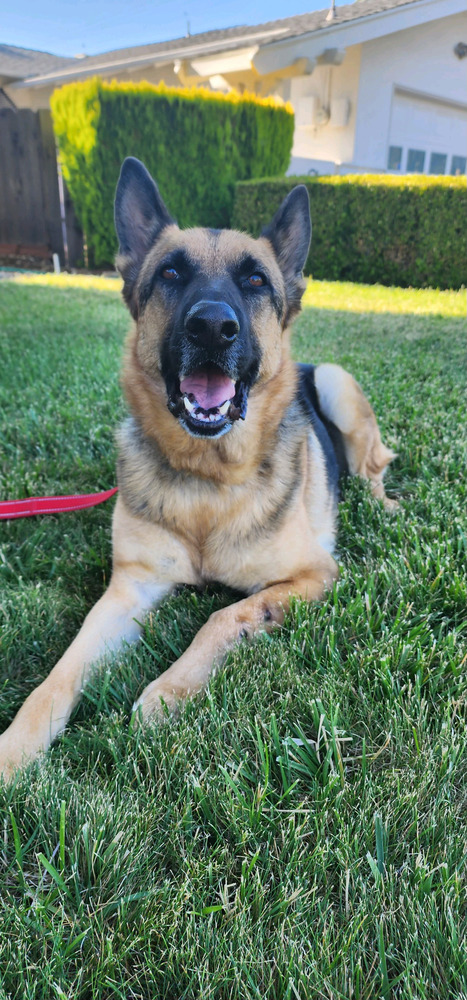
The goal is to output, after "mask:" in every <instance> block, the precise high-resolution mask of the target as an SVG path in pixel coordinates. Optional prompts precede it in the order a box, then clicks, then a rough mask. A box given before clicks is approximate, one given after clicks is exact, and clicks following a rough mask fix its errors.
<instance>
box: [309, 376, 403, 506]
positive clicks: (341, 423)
mask: <svg viewBox="0 0 467 1000" xmlns="http://www.w3.org/2000/svg"><path fill="white" fill-rule="evenodd" d="M314 378H315V386H316V392H317V395H318V400H319V408H320V410H321V412H322V413H323V415H324V416H325V417H326V419H327V420H330V421H331V422H332V423H333V424H335V426H336V427H337V428H338V430H339V431H340V433H341V434H342V439H343V444H344V451H345V457H346V461H347V466H348V469H349V472H350V475H351V476H361V477H362V479H367V480H368V481H369V482H370V485H371V491H372V493H373V496H375V497H377V498H378V499H379V500H382V502H383V504H384V506H385V507H389V508H393V507H397V506H398V505H397V503H396V501H394V500H390V499H389V498H388V497H387V496H386V493H385V491H384V486H383V476H384V473H385V472H386V468H387V466H388V465H389V463H390V462H392V460H393V459H394V458H395V457H396V453H395V452H394V451H391V449H390V448H387V447H386V445H385V444H383V442H382V440H381V434H380V431H379V427H378V424H377V422H376V417H375V415H374V412H373V410H372V408H371V406H370V404H369V402H368V400H367V398H366V396H364V394H363V392H362V390H361V388H360V386H359V384H358V382H356V381H355V379H354V378H353V376H352V375H350V374H349V372H346V371H344V369H343V368H341V367H340V365H332V364H323V365H317V367H316V368H315V371H314Z"/></svg>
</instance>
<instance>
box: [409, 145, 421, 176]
mask: <svg viewBox="0 0 467 1000" xmlns="http://www.w3.org/2000/svg"><path fill="white" fill-rule="evenodd" d="M424 166H425V151H424V150H423V149H409V155H408V157H407V172H408V173H409V174H422V173H423V168H424Z"/></svg>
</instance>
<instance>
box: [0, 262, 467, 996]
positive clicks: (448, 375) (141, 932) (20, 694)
mask: <svg viewBox="0 0 467 1000" xmlns="http://www.w3.org/2000/svg"><path fill="white" fill-rule="evenodd" d="M118 287H119V286H118V283H117V282H115V281H113V282H112V281H111V280H107V281H104V280H102V279H73V278H66V277H63V278H51V279H43V278H35V279H33V278H32V279H23V280H22V281H20V280H11V281H5V280H2V281H1V282H0V318H1V326H0V362H1V367H0V441H1V454H0V497H2V498H16V497H21V496H26V495H37V494H39V495H40V494H51V493H71V492H92V491H95V490H99V489H105V488H108V487H110V486H112V485H114V482H115V473H114V460H115V447H114V427H115V425H116V423H117V422H118V421H119V419H120V418H121V416H122V415H123V414H124V412H125V410H124V404H123V402H122V400H121V395H120V389H119V384H118V371H119V359H120V353H121V344H122V340H123V337H124V333H125V331H126V329H127V327H128V316H127V313H126V312H125V310H124V308H123V306H122V304H121V303H120V299H119V294H118ZM305 303H306V308H305V310H304V312H303V314H302V315H301V317H300V318H299V320H298V321H297V323H296V326H295V335H294V353H295V356H296V357H297V359H300V360H302V361H311V360H312V361H314V362H318V361H321V360H328V361H338V362H340V363H341V364H343V365H344V366H345V367H348V368H349V369H350V370H351V371H352V372H353V373H354V374H355V375H356V377H357V378H358V379H359V381H360V383H361V384H362V386H363V388H364V390H365V391H366V392H367V394H368V395H369V397H370V399H371V401H372V403H373V406H374V408H375V410H376V412H377V415H378V419H379V421H380V425H381V427H382V430H383V436H384V440H385V442H386V444H388V445H390V446H392V447H394V448H395V449H396V450H397V451H398V452H399V457H398V459H397V460H396V462H395V463H394V464H393V466H392V467H391V469H390V471H389V474H388V477H387V488H388V492H389V494H390V495H391V496H397V497H398V498H399V499H400V502H401V508H400V512H399V513H398V514H397V515H395V516H394V515H393V516H390V515H388V514H386V513H385V512H384V510H383V509H382V507H381V506H380V505H379V504H377V503H375V502H373V501H372V500H371V499H370V496H369V493H368V491H367V489H366V488H365V486H364V485H363V484H362V483H361V482H356V481H350V482H348V483H347V484H346V485H345V488H344V496H343V501H342V503H341V508H340V513H341V518H340V533H339V560H340V567H341V575H340V580H339V582H338V584H337V586H336V587H335V589H334V591H333V592H332V593H331V594H330V595H329V597H328V599H327V600H326V601H325V602H323V603H321V604H317V605H314V606H307V605H305V604H301V603H298V602H297V604H296V605H295V607H294V610H293V613H292V614H291V616H290V617H289V618H288V620H287V622H286V624H285V626H284V627H283V628H282V629H281V630H280V631H278V632H276V633H275V634H274V635H273V636H272V637H266V636H264V637H262V638H260V639H258V640H257V641H256V642H255V643H254V644H252V645H251V646H246V645H243V646H241V647H239V648H238V649H237V650H235V651H234V652H233V653H232V654H231V655H230V656H229V658H228V660H227V662H226V664H225V667H224V668H223V669H222V670H220V671H219V672H218V674H217V676H216V677H215V679H214V680H213V681H212V683H211V685H210V688H209V691H208V693H207V695H206V696H205V697H202V698H200V699H198V700H197V701H196V702H192V703H190V704H188V705H187V706H186V708H185V709H184V710H183V712H182V714H181V717H180V718H179V719H178V720H177V721H176V722H174V723H172V724H167V725H163V726H159V727H156V726H154V725H153V726H148V727H146V728H145V729H143V730H140V731H138V732H136V733H134V732H132V731H130V728H129V719H130V710H131V705H132V702H133V701H134V699H135V698H136V696H137V695H138V694H139V693H140V692H141V691H142V689H143V688H144V686H145V685H146V684H147V683H148V682H149V680H151V679H152V678H153V677H154V676H156V675H157V674H158V673H159V671H161V670H163V669H165V668H166V667H167V666H168V665H169V664H170V662H171V661H172V660H173V659H174V658H176V657H177V656H178V655H179V653H180V652H181V651H182V650H183V649H184V648H185V647H186V646H187V645H188V644H189V642H190V640H191V638H192V637H193V635H194V634H195V632H196V631H197V629H198V627H199V626H200V624H201V623H202V622H203V621H205V619H206V617H207V616H208V614H209V613H210V611H211V610H213V609H215V608H216V607H219V606H220V605H221V604H222V603H226V602H227V601H228V600H229V594H228V593H227V592H225V591H218V590H215V589H212V590H210V591H209V592H207V593H205V594H199V593H194V592H192V591H189V590H185V591H182V592H180V593H179V594H178V595H177V596H175V597H173V598H171V599H170V600H168V601H167V602H166V603H165V604H164V605H163V606H162V607H161V609H160V610H159V611H158V612H157V613H154V614H153V615H152V616H151V617H150V619H149V621H148V624H147V627H146V630H145V634H144V638H143V641H142V642H141V643H140V644H139V645H138V646H137V647H135V648H133V649H131V650H130V649H128V650H125V651H124V652H123V653H121V654H120V655H119V656H118V657H117V658H116V659H115V660H114V661H113V663H110V662H109V663H107V664H105V665H104V666H103V667H102V668H101V669H100V670H99V671H98V673H97V674H96V676H95V678H94V680H93V681H92V682H91V684H90V685H89V687H88V688H87V690H86V692H85V694H84V697H83V700H82V703H81V705H80V707H79V708H78V709H77V711H76V712H75V714H74V716H73V719H72V722H71V724H70V725H69V727H68V729H67V731H66V733H65V734H63V735H62V736H61V737H60V739H59V740H57V741H56V743H55V744H54V746H53V747H52V749H51V751H50V752H49V753H48V755H47V756H46V757H45V759H44V760H43V761H42V762H41V764H40V766H37V765H33V766H31V767H30V768H28V769H27V770H26V771H25V772H24V773H23V774H22V775H21V776H19V777H18V779H17V781H16V783H15V784H14V785H13V786H11V787H8V788H5V787H1V788H0V810H1V818H2V827H1V836H2V840H1V849H0V878H1V881H0V886H1V893H0V1000H6V998H18V1000H32V998H34V1000H36V998H44V1000H55V998H57V1000H65V998H67V1000H68V998H70V1000H71V998H73V1000H91V998H97V997H99V998H106V1000H114V998H121V1000H131V998H138V1000H159V998H167V1000H198V998H199V1000H201V998H202V1000H205V998H206V1000H208V998H216V1000H217V998H218V1000H265V998H267V1000H315V998H316V1000H321V998H326V1000H341V998H342V1000H354V998H355V1000H378V998H385V1000H388V998H391V1000H392V998H395V1000H435V998H436V1000H438V998H443V1000H447V998H452V1000H462V998H464V1000H465V998H467V964H466V962H467V953H466V939H465V932H466V880H465V863H466V856H467V853H466V852H467V847H466V824H465V817H466V805H467V795H466V764H465V743H466V725H465V721H466V687H467V686H466V681H465V666H466V662H467V643H466V634H465V633H466V628H465V609H466V573H465V568H466V534H465V509H466V506H465V502H466V497H465V493H466V488H465V449H464V440H465V439H464V433H463V427H464V398H463V396H464V381H465V374H464V367H465V357H464V333H465V324H464V319H463V317H464V312H465V302H464V296H463V295H462V293H450V292H441V293H440V292H434V291H433V292H432V291H413V290H411V289H407V290H401V289H389V288H380V287H371V288H366V287H363V286H353V285H339V284H327V283H324V282H319V283H318V282H316V283H313V284H310V286H309V288H308V290H307V293H306V298H305ZM111 514H112V502H110V503H109V504H106V505H103V506H102V507H98V508H96V509H94V510H91V511H87V512H83V513H76V514H67V515H61V516H54V517H43V518H33V519H25V520H19V521H10V522H3V523H0V610H1V621H2V631H1V640H0V659H1V669H0V724H1V725H2V726H6V725H7V724H8V722H9V721H10V720H11V718H12V717H13V714H14V713H15V711H16V710H17V709H18V708H19V706H20V704H21V702H22V701H23V699H24V697H25V696H26V694H28V693H29V692H30V691H31V690H32V688H34V687H35V686H36V685H37V683H38V682H39V681H40V680H41V679H42V678H43V677H44V676H45V675H46V674H47V673H48V671H49V669H50V667H51V666H52V665H53V663H54V662H55V661H56V659H57V658H58V657H59V656H60V655H61V653H62V652H63V651H64V649H65V648H66V646H67V645H68V644H69V642H70V640H71V638H72V637H73V635H74V633H75V631H76V630H77V628H78V626H79V625H80V623H81V620H82V618H83V616H84V614H85V612H86V611H87V610H88V609H89V608H90V606H91V605H92V604H93V602H94V601H95V599H96V598H97V597H98V596H99V595H100V594H101V592H102V590H103V588H104V586H105V584H106V582H107V581H108V579H109V571H110V537H109V528H110V521H111ZM297 741H302V742H301V743H300V742H297ZM308 741H312V742H311V743H310V742H308Z"/></svg>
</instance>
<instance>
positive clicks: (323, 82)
mask: <svg viewBox="0 0 467 1000" xmlns="http://www.w3.org/2000/svg"><path fill="white" fill-rule="evenodd" d="M360 51H361V46H360V45H352V46H351V47H350V48H348V49H346V51H345V57H344V61H343V62H342V63H341V65H340V66H320V65H318V66H316V68H315V69H314V71H313V73H312V74H311V75H310V76H298V77H294V78H292V79H291V80H290V81H288V84H289V91H288V93H284V97H285V98H286V99H289V100H290V101H291V103H292V105H293V107H294V110H295V112H296V116H297V118H298V122H299V121H300V102H301V100H302V99H303V98H307V97H315V98H316V100H317V102H318V105H319V106H324V107H329V105H330V102H331V101H332V99H335V98H345V99H347V100H348V101H349V109H350V114H349V119H348V122H347V124H346V125H345V126H343V127H338V128H336V127H335V126H334V125H333V124H332V121H330V122H328V123H327V124H326V125H317V126H314V127H312V126H303V125H300V124H298V123H297V125H296V128H295V135H294V144H293V150H292V163H291V168H290V172H293V173H297V172H301V170H305V168H306V167H307V166H310V165H311V166H312V165H313V163H314V162H315V161H326V162H325V163H323V164H322V166H321V163H320V164H319V170H320V172H321V171H323V172H324V171H326V172H328V171H329V169H330V167H331V169H332V171H334V164H336V163H337V164H339V163H343V162H346V161H350V160H352V156H353V147H354V136H355V124H356V117H357V98H358V82H359V74H360ZM311 161H313V163H312V162H311ZM305 172H306V171H305Z"/></svg>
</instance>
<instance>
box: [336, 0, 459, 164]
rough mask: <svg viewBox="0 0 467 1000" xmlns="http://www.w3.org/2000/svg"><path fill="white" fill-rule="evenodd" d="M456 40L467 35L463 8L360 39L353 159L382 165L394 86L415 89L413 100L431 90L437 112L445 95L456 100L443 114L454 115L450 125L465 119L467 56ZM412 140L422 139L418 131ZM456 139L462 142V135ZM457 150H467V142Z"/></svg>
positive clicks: (356, 161) (407, 89) (393, 97)
mask: <svg viewBox="0 0 467 1000" xmlns="http://www.w3.org/2000/svg"><path fill="white" fill-rule="evenodd" d="M460 41H467V14H455V15H452V16H451V17H445V18H442V19H440V20H436V21H432V22H430V23H429V24H423V25H420V26H419V27H417V28H409V29H407V30H406V31H400V32H396V33H395V34H392V35H388V36H386V37H383V38H377V39H375V40H373V41H369V42H366V43H365V44H364V45H362V52H361V62H360V84H359V93H358V112H357V122H356V128H355V147H354V156H353V161H354V163H355V164H356V165H358V166H360V167H365V166H368V167H369V168H372V169H381V170H385V169H386V167H387V156H388V147H389V144H390V134H391V114H392V108H393V103H394V102H395V101H396V100H397V89H398V88H399V89H400V90H405V91H408V92H410V91H413V92H415V93H414V103H415V102H416V100H417V97H416V95H417V94H422V95H426V96H428V97H429V96H430V95H431V96H433V98H434V99H435V103H436V106H437V111H438V113H440V114H443V105H442V103H441V104H440V102H442V101H443V99H444V100H445V101H453V102H458V105H459V107H458V109H457V112H458V113H457V116H456V115H454V116H453V115H452V113H451V112H450V111H449V110H448V109H447V108H446V117H448V116H449V117H451V118H452V119H453V126H452V127H453V128H457V127H458V126H457V125H456V124H455V123H454V119H455V118H456V117H457V120H458V122H461V123H462V121H464V122H465V121H467V59H463V60H460V59H458V58H457V56H456V55H455V54H454V52H453V49H454V46H455V45H456V44H457V43H458V42H460ZM462 104H464V108H465V110H464V111H462ZM434 110H435V107H433V111H434ZM414 125H415V117H414ZM461 127H462V126H461ZM412 141H413V143H414V144H415V145H416V144H417V141H420V139H418V137H417V134H416V131H415V132H414V135H413V139H412ZM460 145H461V147H463V146H464V143H463V141H462V138H461V137H460ZM459 152H461V153H462V152H463V155H465V147H464V149H462V148H461V149H460V150H459Z"/></svg>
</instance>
